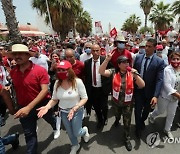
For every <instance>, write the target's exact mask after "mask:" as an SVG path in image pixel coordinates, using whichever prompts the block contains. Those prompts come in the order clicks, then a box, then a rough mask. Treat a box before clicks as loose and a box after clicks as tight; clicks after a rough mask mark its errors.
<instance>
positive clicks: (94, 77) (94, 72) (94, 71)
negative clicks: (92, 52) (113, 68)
mask: <svg viewBox="0 0 180 154" xmlns="http://www.w3.org/2000/svg"><path fill="white" fill-rule="evenodd" d="M96 62H97V61H94V66H93V83H94V85H95V86H96V85H97V82H96Z"/></svg>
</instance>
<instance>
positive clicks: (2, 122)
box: [0, 117, 6, 127]
mask: <svg viewBox="0 0 180 154" xmlns="http://www.w3.org/2000/svg"><path fill="white" fill-rule="evenodd" d="M5 124H6V120H5V119H4V117H1V124H0V126H1V127H2V126H4V125H5Z"/></svg>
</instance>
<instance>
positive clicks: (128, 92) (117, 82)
mask: <svg viewBox="0 0 180 154" xmlns="http://www.w3.org/2000/svg"><path fill="white" fill-rule="evenodd" d="M112 84H113V87H112V89H113V98H114V100H115V101H116V102H118V99H119V92H120V89H121V75H120V73H116V74H115V75H114V77H113V83H112ZM133 89H134V84H133V75H132V73H131V72H127V73H126V89H125V100H124V103H127V102H131V101H132V96H133Z"/></svg>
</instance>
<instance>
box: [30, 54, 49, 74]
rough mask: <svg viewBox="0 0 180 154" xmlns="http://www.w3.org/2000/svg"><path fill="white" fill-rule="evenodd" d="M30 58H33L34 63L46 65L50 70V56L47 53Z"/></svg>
mask: <svg viewBox="0 0 180 154" xmlns="http://www.w3.org/2000/svg"><path fill="white" fill-rule="evenodd" d="M29 60H31V61H32V62H33V63H34V64H37V65H40V66H42V67H44V68H45V69H46V70H47V71H48V63H47V61H48V60H49V58H48V57H47V56H46V55H44V54H40V55H39V57H38V58H36V57H30V58H29Z"/></svg>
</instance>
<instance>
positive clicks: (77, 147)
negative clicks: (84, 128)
mask: <svg viewBox="0 0 180 154" xmlns="http://www.w3.org/2000/svg"><path fill="white" fill-rule="evenodd" d="M79 148H80V145H79V144H78V145H73V146H72V147H71V152H70V154H76V153H77V151H78V150H79Z"/></svg>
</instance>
